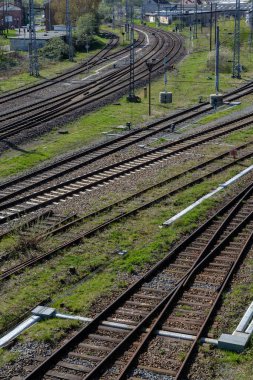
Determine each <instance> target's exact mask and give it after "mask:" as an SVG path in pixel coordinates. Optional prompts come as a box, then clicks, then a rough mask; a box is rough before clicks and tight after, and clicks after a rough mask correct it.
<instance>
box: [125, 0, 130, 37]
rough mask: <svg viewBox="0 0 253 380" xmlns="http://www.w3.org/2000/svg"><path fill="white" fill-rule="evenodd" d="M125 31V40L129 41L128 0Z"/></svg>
mask: <svg viewBox="0 0 253 380" xmlns="http://www.w3.org/2000/svg"><path fill="white" fill-rule="evenodd" d="M125 31H126V40H127V41H129V38H130V36H129V4H128V0H126V25H125Z"/></svg>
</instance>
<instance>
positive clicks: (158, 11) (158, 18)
mask: <svg viewBox="0 0 253 380" xmlns="http://www.w3.org/2000/svg"><path fill="white" fill-rule="evenodd" d="M157 26H160V0H158V1H157Z"/></svg>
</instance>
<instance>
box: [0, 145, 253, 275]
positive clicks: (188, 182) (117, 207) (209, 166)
mask: <svg viewBox="0 0 253 380" xmlns="http://www.w3.org/2000/svg"><path fill="white" fill-rule="evenodd" d="M252 144H253V142H249V143H246V144H243V145H241V146H238V147H237V150H238V152H239V154H240V158H238V159H236V160H232V159H231V157H230V151H228V152H225V153H222V154H220V155H218V156H216V157H213V158H211V159H209V160H207V161H204V162H202V163H200V164H198V165H195V166H193V167H191V168H189V169H187V170H185V171H183V172H181V173H178V174H176V175H174V176H172V177H169V178H166V179H164V180H163V181H160V182H158V183H156V184H154V185H152V186H149V187H147V188H145V189H143V190H141V191H138V192H136V193H134V194H132V195H131V196H128V197H126V198H123V199H121V200H119V201H117V202H114V203H113V204H110V205H108V206H106V207H103V208H101V209H99V210H96V211H95V212H92V213H90V214H87V215H85V216H83V217H79V218H78V217H77V216H76V215H75V216H71V219H72V220H70V221H69V220H64V223H61V225H59V226H56V227H55V228H52V226H51V225H50V229H49V231H47V232H44V234H43V229H42V228H41V226H40V224H39V225H38V229H39V230H40V233H39V236H38V238H39V239H46V238H47V237H48V236H49V235H52V234H57V233H63V232H65V231H66V230H69V229H70V228H72V227H74V226H77V225H79V224H83V223H84V222H86V221H87V220H89V221H91V220H92V219H97V218H98V216H99V215H103V214H105V213H106V215H107V219H106V220H103V221H102V222H100V223H98V224H97V225H95V226H93V227H92V228H90V229H88V230H87V228H86V229H85V231H84V232H81V233H75V234H74V235H73V233H71V232H70V233H69V234H68V235H69V236H71V238H70V240H67V241H64V242H61V243H60V244H59V245H58V246H56V247H54V248H52V249H51V250H49V251H48V252H46V253H43V254H40V255H38V254H34V255H33V256H32V257H31V258H30V259H28V260H25V261H24V260H23V259H22V258H21V261H20V263H18V264H15V265H14V266H11V260H9V262H8V265H6V264H5V265H4V267H3V266H2V268H1V272H2V273H1V274H0V280H6V279H8V278H10V277H11V276H12V275H14V274H18V273H20V272H21V271H23V270H24V269H26V268H27V267H30V266H33V265H37V264H39V263H40V262H42V261H44V260H46V259H49V258H51V257H53V256H54V255H56V254H59V253H60V252H61V251H62V250H64V249H68V248H69V247H71V246H73V245H75V244H78V243H79V242H80V241H82V240H83V239H84V238H90V237H91V236H94V235H95V234H97V233H99V232H101V231H103V230H104V229H105V228H108V227H109V226H111V225H112V224H114V223H116V222H119V221H122V220H123V219H125V218H129V217H132V216H134V215H136V214H137V213H139V212H140V211H143V210H145V209H147V208H149V207H152V206H154V205H156V204H158V203H161V202H163V201H165V200H166V199H168V198H171V197H173V196H174V195H176V194H177V193H179V192H182V191H184V190H185V189H187V188H189V187H192V186H194V185H197V184H199V183H201V182H203V181H205V180H207V179H209V178H211V177H214V176H215V175H217V174H219V173H221V172H224V171H226V170H228V169H229V168H231V167H233V166H235V165H237V164H243V163H244V162H245V160H248V159H250V158H252V156H253V151H252ZM203 171H204V174H202V172H203ZM199 172H200V174H199V176H196V173H199ZM191 173H194V179H192V178H190V179H188V177H187V175H189V174H191ZM179 179H181V181H182V179H183V183H181V184H180V186H178V185H177V182H176V181H177V180H179ZM168 185H170V189H169V191H168ZM164 186H166V187H165V189H163V187H164ZM158 188H161V189H162V191H161V192H160V194H159V196H157V195H156V196H155V197H152V196H150V195H148V194H149V193H150V191H151V190H154V189H158ZM147 195H148V196H147ZM146 198H148V200H147V199H146ZM137 199H138V202H139V205H137V206H136V200H137ZM131 201H134V204H135V206H134V207H131V208H129V205H128V206H127V207H126V209H127V211H123V210H122V206H125V205H126V204H127V203H130V202H131ZM111 211H112V212H111ZM109 212H111V216H108V213H109ZM30 223H32V224H33V220H32V221H31V222H30ZM64 236H66V234H64ZM35 238H36V236H35ZM33 240H34V233H33ZM10 258H11V257H10V254H8V253H6V254H4V256H2V257H1V256H0V261H2V263H5V262H6V260H7V259H10ZM7 267H8V269H6V268H7Z"/></svg>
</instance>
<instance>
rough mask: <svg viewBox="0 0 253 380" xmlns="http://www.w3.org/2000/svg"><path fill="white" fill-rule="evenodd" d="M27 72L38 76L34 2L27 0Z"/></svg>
mask: <svg viewBox="0 0 253 380" xmlns="http://www.w3.org/2000/svg"><path fill="white" fill-rule="evenodd" d="M28 49H29V72H30V75H33V76H36V77H38V76H39V62H38V49H37V41H36V31H35V18H34V3H33V0H29V47H28Z"/></svg>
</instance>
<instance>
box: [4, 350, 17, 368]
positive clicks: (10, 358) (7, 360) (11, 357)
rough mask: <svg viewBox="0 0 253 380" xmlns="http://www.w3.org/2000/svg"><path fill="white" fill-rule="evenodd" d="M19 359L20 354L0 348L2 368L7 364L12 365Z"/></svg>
mask: <svg viewBox="0 0 253 380" xmlns="http://www.w3.org/2000/svg"><path fill="white" fill-rule="evenodd" d="M17 357H18V354H17V353H16V352H10V351H7V350H4V349H3V348H0V367H2V366H3V365H5V364H11V363H13V362H14V361H15V360H16V359H17Z"/></svg>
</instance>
